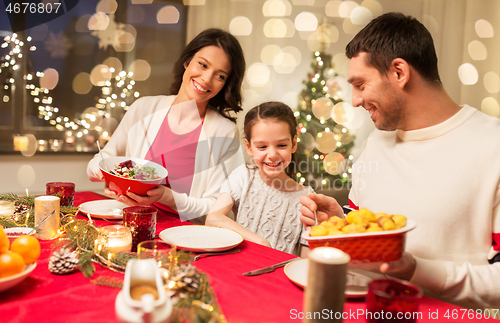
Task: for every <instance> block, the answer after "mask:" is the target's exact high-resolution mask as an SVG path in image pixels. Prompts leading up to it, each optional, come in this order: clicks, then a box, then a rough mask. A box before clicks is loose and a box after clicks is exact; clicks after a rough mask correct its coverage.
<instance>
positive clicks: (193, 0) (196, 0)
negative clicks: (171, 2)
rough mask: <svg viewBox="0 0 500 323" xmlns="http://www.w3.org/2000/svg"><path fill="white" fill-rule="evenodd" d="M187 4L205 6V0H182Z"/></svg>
mask: <svg viewBox="0 0 500 323" xmlns="http://www.w3.org/2000/svg"><path fill="white" fill-rule="evenodd" d="M182 2H183V3H184V5H186V6H204V5H205V0H183V1H182Z"/></svg>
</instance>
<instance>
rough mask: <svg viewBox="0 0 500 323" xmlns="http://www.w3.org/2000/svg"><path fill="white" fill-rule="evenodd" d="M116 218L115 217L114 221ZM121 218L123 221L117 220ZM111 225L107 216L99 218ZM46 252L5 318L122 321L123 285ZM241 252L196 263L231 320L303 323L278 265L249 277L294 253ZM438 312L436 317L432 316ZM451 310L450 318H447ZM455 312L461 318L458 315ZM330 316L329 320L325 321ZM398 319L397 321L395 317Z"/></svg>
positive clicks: (88, 197) (45, 244)
mask: <svg viewBox="0 0 500 323" xmlns="http://www.w3.org/2000/svg"><path fill="white" fill-rule="evenodd" d="M99 199H105V197H104V196H102V195H99V194H96V193H92V192H78V193H77V194H76V197H75V205H79V204H80V203H82V202H85V201H92V200H99ZM114 222H115V223H116V221H114ZM118 223H119V222H118ZM97 224H98V225H107V224H109V222H107V221H102V220H101V221H97ZM186 224H188V223H186V222H181V221H180V220H179V218H178V217H175V216H173V215H167V214H159V216H158V224H157V233H159V232H160V231H161V230H163V229H165V228H168V227H172V226H178V225H186ZM41 244H42V254H41V257H40V259H39V261H38V264H37V268H36V269H35V270H34V271H33V272H32V273H31V274H30V276H29V277H28V278H26V279H25V280H24V281H23V282H21V283H20V284H18V285H17V286H15V287H13V288H11V289H9V290H6V291H4V292H0V323H3V322H5V323H7V322H9V323H14V322H51V323H57V322H61V323H63V322H64V323H66V322H85V323H95V322H117V318H116V315H115V298H116V296H117V294H118V292H119V290H118V289H115V288H109V287H102V286H97V285H94V284H92V283H91V282H90V281H89V280H88V279H87V278H85V277H83V275H82V274H81V273H80V272H75V273H72V274H69V275H53V274H51V273H50V272H49V270H48V262H49V258H50V255H51V254H52V252H53V249H51V242H50V241H42V243H41ZM239 248H240V249H241V253H238V254H232V255H226V256H217V257H207V258H202V259H200V260H198V261H196V262H195V265H196V266H197V267H198V268H199V269H200V270H201V271H203V272H205V273H207V274H208V276H209V277H210V280H211V286H212V288H213V290H214V292H215V294H216V296H217V298H218V301H219V304H220V305H221V307H222V310H223V313H224V315H225V316H226V319H227V321H228V322H239V323H243V322H247V323H250V322H251V323H256V322H301V321H302V316H303V314H304V313H303V307H302V302H303V297H304V292H303V290H302V289H301V288H299V287H297V286H295V285H294V284H293V283H292V282H291V281H290V280H288V278H287V277H286V276H285V274H284V272H283V268H279V269H277V270H276V271H274V272H273V273H269V274H265V275H260V276H253V277H244V276H242V275H241V274H242V273H244V272H247V271H250V270H252V269H256V268H260V267H265V266H268V265H271V264H275V263H278V262H281V261H284V260H287V259H291V258H293V257H294V256H292V255H290V254H287V253H283V252H280V251H277V250H273V249H270V248H267V247H263V246H261V245H257V244H254V243H251V242H247V241H244V242H243V243H242V244H241V245H240V246H239ZM103 275H105V276H114V277H120V278H122V277H123V274H119V273H115V272H113V271H110V270H108V269H106V268H102V267H98V268H97V270H96V273H95V274H94V278H96V277H99V276H103ZM365 310H366V305H365V302H364V299H363V298H361V299H349V300H347V302H346V303H345V306H344V317H345V319H344V322H366V320H365V318H364V315H361V312H362V311H365ZM420 313H421V314H422V319H421V320H418V322H433V323H435V322H443V321H450V322H475V321H479V319H469V318H468V316H467V314H466V315H463V314H464V313H465V309H463V308H460V307H457V306H454V305H451V304H448V303H444V302H441V301H438V300H434V299H431V298H428V297H424V298H423V300H422V304H421V307H420ZM430 313H433V315H434V317H429V315H430ZM446 313H448V314H449V317H450V318H449V319H446V317H445V315H446ZM453 313H455V314H456V315H457V316H458V317H457V318H456V319H454V318H453V316H452V315H453ZM325 321H326V320H325ZM395 322H396V320H395Z"/></svg>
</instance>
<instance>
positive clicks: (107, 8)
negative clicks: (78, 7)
mask: <svg viewBox="0 0 500 323" xmlns="http://www.w3.org/2000/svg"><path fill="white" fill-rule="evenodd" d="M116 9H118V3H116V1H115V0H101V1H99V3H98V4H97V6H96V8H95V11H96V12H104V13H115V12H116Z"/></svg>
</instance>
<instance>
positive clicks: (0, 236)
mask: <svg viewBox="0 0 500 323" xmlns="http://www.w3.org/2000/svg"><path fill="white" fill-rule="evenodd" d="M9 244H10V241H9V238H8V237H7V233H5V232H4V231H3V228H2V227H1V226H0V253H3V252H6V251H8V250H9Z"/></svg>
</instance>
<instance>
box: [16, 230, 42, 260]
mask: <svg viewBox="0 0 500 323" xmlns="http://www.w3.org/2000/svg"><path fill="white" fill-rule="evenodd" d="M10 251H12V252H15V253H18V254H20V255H21V257H23V259H24V263H25V264H27V265H28V264H31V263H34V262H35V261H36V260H37V259H38V257H40V242H38V239H37V238H35V237H33V236H20V237H17V238H16V240H14V241H12V244H11V245H10Z"/></svg>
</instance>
